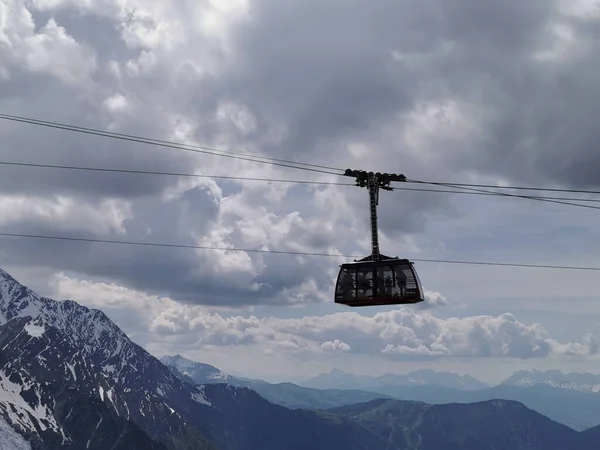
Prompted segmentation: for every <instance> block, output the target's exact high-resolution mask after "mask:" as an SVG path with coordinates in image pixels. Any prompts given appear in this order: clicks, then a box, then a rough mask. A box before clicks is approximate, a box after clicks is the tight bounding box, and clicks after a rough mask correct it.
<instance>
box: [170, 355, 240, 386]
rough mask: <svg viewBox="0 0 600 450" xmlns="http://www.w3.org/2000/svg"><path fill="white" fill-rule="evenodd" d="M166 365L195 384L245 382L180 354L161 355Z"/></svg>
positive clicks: (238, 383) (237, 383)
mask: <svg viewBox="0 0 600 450" xmlns="http://www.w3.org/2000/svg"><path fill="white" fill-rule="evenodd" d="M160 362H162V363H163V364H164V365H166V366H167V367H173V368H174V369H177V372H178V373H181V374H182V375H185V376H186V377H189V378H191V379H192V380H194V383H195V384H211V383H226V384H231V385H234V386H246V385H247V382H245V381H242V380H238V379H236V378H235V377H232V376H231V375H229V374H227V373H225V372H221V371H220V370H219V369H217V368H216V367H214V366H211V365H210V364H203V363H198V362H194V361H191V360H189V359H187V358H184V357H183V356H181V355H175V356H163V357H162V358H161V359H160Z"/></svg>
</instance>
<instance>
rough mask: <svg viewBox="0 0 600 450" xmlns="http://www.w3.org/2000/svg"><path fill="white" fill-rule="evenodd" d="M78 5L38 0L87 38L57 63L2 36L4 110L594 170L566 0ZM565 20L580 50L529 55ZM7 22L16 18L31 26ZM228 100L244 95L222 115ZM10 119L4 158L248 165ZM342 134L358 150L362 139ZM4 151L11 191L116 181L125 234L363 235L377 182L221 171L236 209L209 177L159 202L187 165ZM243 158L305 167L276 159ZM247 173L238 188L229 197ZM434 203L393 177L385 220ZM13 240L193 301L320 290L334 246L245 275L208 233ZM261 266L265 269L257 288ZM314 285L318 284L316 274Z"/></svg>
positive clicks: (248, 144)
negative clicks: (212, 249) (228, 263)
mask: <svg viewBox="0 0 600 450" xmlns="http://www.w3.org/2000/svg"><path fill="white" fill-rule="evenodd" d="M80 8H84V7H83V6H81V7H80ZM86 8H88V9H86V10H85V14H83V13H82V11H81V10H80V9H77V8H71V7H66V6H64V5H62V6H61V7H59V8H56V9H51V8H50V9H46V10H44V11H41V12H40V11H36V12H35V14H34V16H33V17H34V19H35V21H36V31H37V32H40V33H42V32H44V29H43V25H45V24H46V23H48V21H49V20H50V19H54V20H56V21H57V23H58V24H59V25H60V26H64V27H65V28H66V30H67V32H68V33H70V34H72V35H73V36H74V38H75V39H76V40H77V41H78V42H79V43H81V44H82V45H83V46H84V47H83V49H82V50H81V52H79V53H77V52H74V51H72V47H64V48H67V49H71V50H68V51H67V50H65V51H64V52H63V53H60V52H59V53H57V55H59V56H61V57H62V59H60V64H58V62H56V63H55V64H54V65H49V66H48V67H46V68H44V69H43V70H42V69H39V70H38V71H37V72H35V73H34V72H33V71H32V70H31V67H30V66H28V62H27V61H28V60H27V58H26V57H27V56H29V57H31V58H34V57H35V56H36V55H34V54H33V53H32V54H31V55H25V56H24V59H23V58H22V57H23V54H22V53H23V52H21V53H18V52H17V53H15V54H11V55H10V58H6V61H9V62H8V63H6V64H7V67H8V70H9V71H10V73H11V77H10V79H8V80H6V81H3V83H1V84H0V111H1V112H5V113H10V114H17V115H23V116H28V117H35V118H41V119H46V120H53V121H58V122H65V123H71V124H74V125H79V126H87V127H92V128H103V129H106V128H111V129H114V130H115V131H120V132H125V133H129V134H138V135H142V136H148V137H155V138H159V139H174V137H173V135H174V128H175V127H176V126H177V125H178V124H179V125H182V126H183V128H186V127H187V128H188V129H187V130H186V132H184V133H183V134H186V133H187V135H188V136H193V137H195V138H196V139H197V140H198V141H199V142H201V143H203V144H208V145H214V146H217V147H226V148H229V149H232V150H234V151H243V150H247V151H250V152H259V153H265V154H268V155H270V156H274V157H277V158H287V159H294V160H298V161H306V162H310V163H323V164H326V165H332V166H335V167H341V168H343V169H345V168H347V167H352V168H364V169H367V170H385V171H388V172H397V173H405V174H406V175H407V176H409V177H411V178H426V179H431V180H436V179H443V180H449V179H455V180H460V177H463V176H464V175H465V174H467V173H469V172H475V173H478V174H481V175H495V176H502V177H505V178H509V179H511V180H513V181H514V182H515V183H516V182H519V183H528V184H533V183H548V182H557V183H562V184H565V185H572V186H581V187H583V186H590V187H591V186H595V185H596V184H597V180H598V179H599V177H598V170H599V169H598V167H600V153H599V152H597V151H596V150H595V146H596V143H597V142H598V140H599V139H598V137H599V136H598V131H597V128H598V127H597V126H596V125H595V122H594V117H595V112H596V111H597V104H598V101H599V100H600V88H598V85H597V83H596V79H595V75H594V74H595V73H597V67H598V65H599V64H600V58H599V57H598V56H596V54H595V53H594V52H593V51H592V49H593V48H594V45H595V44H596V42H597V39H598V24H597V23H595V22H593V21H591V20H581V19H575V18H572V17H563V16H561V15H560V13H559V10H558V7H557V4H556V2H553V1H545V0H535V1H530V2H525V3H518V4H517V3H512V2H508V3H507V2H505V1H501V0H493V1H489V2H485V3H482V2H477V1H468V0H459V1H455V2H445V1H442V0H426V1H422V2H418V3H415V2H408V1H392V0H384V1H381V2H376V3H366V2H359V1H356V0H353V1H351V2H342V1H341V0H335V1H333V2H327V3H323V2H319V1H316V0H309V1H296V0H294V1H287V2H266V1H264V0H255V1H253V2H251V3H250V10H249V15H248V17H247V18H245V19H243V20H241V22H240V23H239V24H237V25H235V26H234V28H232V29H231V30H229V38H228V40H227V45H223V43H222V41H221V40H220V39H221V38H219V37H215V36H209V35H208V34H207V33H206V32H204V31H202V32H201V31H199V30H198V27H199V25H197V24H196V22H194V19H192V17H195V16H193V15H192V14H193V12H194V11H193V9H194V6H192V5H191V4H189V5H187V6H185V8H183V9H182V10H176V9H173V10H169V11H168V13H164V14H162V13H161V14H158V13H156V12H155V17H153V18H152V20H146V22H144V26H145V27H148V31H149V34H152V33H157V36H159V38H158V39H156V42H158V43H157V44H155V47H152V45H150V44H148V45H146V44H144V43H140V42H135V40H130V41H129V42H127V43H126V42H125V40H124V38H123V36H126V35H129V36H131V34H132V33H134V32H135V30H134V27H133V26H132V23H133V22H135V21H136V20H137V21H138V22H139V20H141V19H139V17H138V18H135V17H133V16H135V14H134V13H132V14H133V16H130V17H126V15H118V14H116V13H115V12H114V10H113V9H112V8H110V7H107V6H106V5H105V4H102V5H100V6H98V7H97V8H98V10H97V11H94V9H93V8H94V6H89V7H86ZM149 10H150V15H152V8H151V7H149ZM224 17H225V18H226V19H227V18H229V15H227V14H225V15H224ZM144 20H145V19H144ZM132 21H133V22H132ZM169 21H170V22H169ZM559 21H560V23H562V24H563V25H566V26H569V27H571V28H572V32H573V34H574V36H575V38H576V39H575V41H574V44H573V45H574V47H573V48H574V49H575V50H573V51H571V52H570V53H567V54H566V56H561V57H557V58H555V59H546V60H541V59H536V58H535V54H536V53H538V52H541V51H543V50H551V49H552V46H553V43H554V42H555V41H556V36H555V34H554V32H553V31H552V25H553V24H554V23H558V22H559ZM161 22H164V23H166V22H169V23H170V24H171V25H172V28H171V30H172V33H173V35H175V34H176V33H177V32H181V33H183V34H185V36H186V38H185V39H181V40H179V41H177V40H174V41H173V42H174V43H173V44H172V45H170V46H169V45H167V44H168V43H167V42H165V41H166V40H168V39H169V37H170V36H169V35H162V36H161V35H160V30H161V29H162V28H160V26H161V25H162V24H161ZM15 23H16V22H15ZM139 23H141V22H139ZM139 23H138V24H139ZM164 23H163V24H164ZM16 33H17V34H18V33H21V34H22V37H23V36H26V35H27V33H28V31H27V30H26V29H25V28H23V29H22V30H21V31H18V30H17V32H16ZM128 33H129V34H128ZM56 39H57V38H56ZM173 39H175V38H173ZM138 41H142V40H141V39H139V40H138ZM52 45H56V46H59V45H63V44H62V43H61V42H59V41H54V44H52ZM65 45H66V44H65ZM1 51H7V50H6V49H5V50H1ZM2 55H4V54H3V53H0V56H2ZM65 55H69V56H73V61H68V60H67V58H66V56H65ZM90 55H91V56H90ZM38 56H39V55H38ZM46 56H47V55H46ZM92 56H93V58H95V61H96V65H95V67H93V68H90V69H89V73H87V76H88V78H87V79H85V80H83V79H82V80H80V82H79V83H77V82H74V81H73V80H70V81H69V80H68V79H65V78H61V73H62V72H56V70H57V69H58V68H64V67H70V66H69V64H71V63H72V64H73V66H72V67H76V68H78V70H80V71H82V73H84V72H85V71H84V70H83V68H85V67H87V66H86V65H85V64H84V62H86V61H87V62H88V63H89V61H90V60H89V58H88V59H86V57H92ZM19 58H21V59H19ZM77 58H80V60H78V59H77ZM4 60H5V58H2V61H3V64H4ZM57 61H58V60H57ZM111 61H112V62H116V63H118V64H116V65H115V64H109V63H110V62H111ZM53 70H54V72H53ZM65 70H66V69H65ZM63 75H64V74H63ZM115 95H123V96H124V98H125V99H126V102H127V105H128V106H127V107H126V108H125V109H123V110H114V111H111V110H110V108H108V107H107V106H106V104H105V103H104V102H105V101H106V100H107V99H109V98H110V97H113V96H115ZM227 105H229V106H227ZM226 107H229V108H230V109H231V111H233V113H232V114H233V115H232V116H230V117H228V118H227V117H225V118H224V116H227V114H228V113H223V111H224V108H225V109H226ZM428 107H430V108H431V111H430V113H428V114H429V115H428V117H427V118H423V117H422V112H423V111H424V110H427V108H428ZM231 111H230V112H231ZM241 122H244V123H245V126H244V124H241ZM0 139H1V140H2V144H1V145H0V159H6V160H17V161H29V162H41V163H49V164H69V165H92V166H100V167H120V168H134V169H142V170H160V171H179V172H190V171H192V170H194V169H196V168H200V169H202V170H203V171H204V172H205V173H211V172H212V173H217V174H230V175H233V174H236V173H238V172H240V171H241V169H240V167H242V166H241V165H238V162H236V161H235V160H229V159H225V158H221V159H219V158H214V157H212V158H209V157H202V156H199V155H194V154H190V153H186V152H180V151H175V150H169V149H162V148H155V147H152V146H147V145H143V144H133V143H128V142H122V141H116V140H109V139H104V138H99V137H92V136H85V135H78V134H72V133H68V132H64V131H57V130H50V129H43V128H39V127H34V126H31V125H22V124H15V123H10V122H6V121H1V120H0ZM351 144H362V145H363V146H364V147H365V149H366V150H365V152H364V153H363V154H362V155H359V156H355V155H353V154H352V153H351V152H350V151H349V150H348V147H349V146H350V145H351ZM244 167H247V166H244ZM0 170H1V171H2V172H0V173H1V174H2V176H0V194H1V195H12V196H14V195H30V196H36V197H43V198H50V197H51V196H55V195H64V196H72V197H73V198H75V199H76V200H77V201H78V202H80V203H81V205H82V207H83V205H86V204H88V203H89V204H91V205H96V207H98V208H100V206H98V205H101V200H103V199H106V198H119V199H123V200H127V201H130V202H132V212H133V218H131V219H126V220H124V222H123V226H124V228H125V230H126V234H125V236H118V238H121V237H122V238H124V239H129V240H152V241H158V242H173V243H186V244H189V243H193V242H194V241H193V239H192V235H194V236H206V237H208V236H212V235H213V234H219V233H221V234H222V235H223V236H224V238H223V239H224V240H225V241H227V242H231V244H232V245H235V246H240V247H257V246H258V247H260V245H265V246H269V247H270V248H273V249H276V250H297V249H298V247H301V248H304V249H306V250H307V251H318V252H324V251H329V250H330V249H332V248H338V249H340V250H341V251H343V252H348V253H350V252H351V253H356V243H357V241H358V239H360V238H362V237H363V236H364V237H366V236H368V227H369V223H368V197H367V194H366V191H365V190H359V189H358V188H356V189H353V188H340V190H339V191H337V192H338V194H336V195H333V192H334V191H333V190H332V191H327V192H328V193H330V194H331V200H330V203H329V204H327V205H326V206H325V207H323V206H317V205H316V202H315V201H314V197H313V191H310V190H308V189H304V188H302V190H301V189H299V188H294V189H292V190H290V194H289V196H288V197H285V198H284V199H283V200H282V201H277V200H275V201H271V200H269V199H267V198H266V197H265V195H266V192H267V191H265V190H259V189H255V190H251V189H250V188H247V187H244V188H243V189H242V188H239V187H231V183H227V184H223V186H226V190H225V191H224V195H225V196H228V198H227V200H226V201H227V202H231V201H234V202H235V201H237V202H238V205H237V206H238V208H237V210H239V213H232V212H231V210H229V211H228V212H227V213H224V212H223V210H224V208H225V206H224V205H225V204H226V202H225V200H223V199H221V198H219V195H217V194H211V193H209V192H208V191H207V190H206V189H205V188H200V187H198V188H195V189H191V188H190V189H191V190H187V192H184V193H183V194H182V196H181V198H178V199H177V200H174V201H172V202H165V201H164V199H163V195H164V194H165V192H167V191H168V190H169V189H172V188H173V187H174V186H175V185H176V184H177V182H178V180H176V179H173V178H167V177H157V176H142V175H117V174H95V173H80V172H65V171H51V170H47V169H17V168H7V167H0ZM245 170H248V171H251V170H255V172H254V173H255V174H260V175H262V174H264V173H265V172H267V170H268V171H269V172H268V173H270V174H275V175H279V176H281V177H290V178H292V177H293V178H297V179H301V178H303V174H301V173H299V172H292V171H288V170H278V169H274V168H272V167H268V166H260V165H256V169H245ZM245 175H246V173H245ZM304 175H305V176H306V177H308V176H309V174H308V173H306V174H304ZM310 176H313V177H314V176H316V175H315V174H310ZM344 181H348V182H351V180H349V179H348V180H344ZM184 190H185V189H184ZM239 192H242V193H243V194H242V195H245V194H246V193H247V196H244V197H242V198H240V199H236V198H237V197H236V196H235V194H236V193H239ZM219 201H220V202H221V204H220V205H217V203H216V202H219ZM261 207H264V208H265V211H266V212H265V213H263V212H262V210H261V209H260V208H261ZM232 209H233V210H236V208H232ZM294 210H298V211H299V212H300V215H301V217H302V219H303V222H294V221H293V220H290V221H289V222H286V223H284V224H282V223H280V221H278V220H276V219H273V218H272V217H270V216H269V214H271V213H273V214H277V215H278V216H279V217H278V218H277V219H280V218H281V216H282V215H285V214H289V213H290V212H291V211H294ZM340 211H347V213H342V212H340ZM431 212H438V213H439V212H442V213H446V214H451V213H452V212H453V210H452V209H451V208H450V206H449V205H448V203H447V198H446V197H445V196H439V195H433V194H423V193H408V192H393V193H387V192H386V193H382V199H381V202H380V210H379V218H380V229H381V232H382V234H383V235H384V236H385V237H387V238H389V239H390V240H392V241H401V240H402V238H403V237H404V236H405V235H406V234H407V233H414V234H418V233H422V232H423V231H424V230H425V229H426V224H427V221H428V220H430V219H429V218H428V214H429V213H431ZM73 214H75V213H73ZM26 217H27V218H26V219H22V220H16V221H13V222H11V223H10V224H8V225H7V226H6V228H7V230H8V231H12V230H19V231H21V232H31V233H33V232H39V233H41V234H54V233H58V232H60V233H67V232H68V234H69V235H74V236H86V237H88V236H90V235H91V236H99V237H106V235H107V234H108V235H110V236H111V238H112V237H114V236H113V234H114V233H115V231H114V230H113V231H110V232H101V231H98V230H96V231H93V232H90V231H89V230H88V231H86V230H85V229H86V227H85V226H84V225H85V224H87V227H88V228H94V227H93V226H92V225H93V224H91V223H89V220H88V221H87V222H86V221H85V220H83V219H82V218H79V219H78V221H75V222H73V221H71V222H69V221H70V220H71V219H70V218H69V217H67V216H65V217H64V218H63V219H64V220H63V219H60V220H59V219H56V220H49V219H43V218H40V216H39V215H38V216H26ZM269 217H270V218H269ZM361 218H362V219H361ZM61 220H63V222H61ZM73 220H74V219H73ZM333 220H335V223H334V224H333V225H331V226H328V224H327V222H328V221H333ZM240 221H244V222H245V223H246V224H247V226H248V227H255V228H256V230H255V231H256V233H257V234H258V235H261V236H262V235H263V234H264V235H265V236H268V237H267V238H264V239H263V240H264V241H265V242H261V243H260V244H256V242H255V240H253V239H250V238H248V239H249V241H246V240H245V237H244V235H243V234H242V233H240V232H239V230H238V231H231V232H230V231H228V230H236V229H238V228H239V227H240V224H241V222H240ZM99 222H102V221H101V220H99ZM69 223H70V225H69ZM82 224H84V225H82ZM355 224H356V226H357V228H355V229H351V228H350V225H355ZM96 225H98V224H96ZM286 227H287V228H286ZM284 228H285V229H284ZM148 229H151V230H152V231H151V234H148ZM94 233H96V234H94ZM103 233H104V234H103ZM250 234H251V233H250ZM249 242H251V243H249ZM275 246H277V248H275ZM382 250H383V249H382ZM2 251H3V253H2V255H3V256H2V257H3V259H4V260H5V261H10V262H11V263H12V264H37V265H40V266H42V265H46V266H51V267H54V268H56V269H60V270H67V271H78V272H80V273H83V274H86V275H88V276H90V277H101V278H106V279H110V280H118V281H119V282H121V283H123V284H124V285H127V286H131V287H134V288H136V289H142V290H148V291H151V292H156V293H161V294H168V295H172V296H173V298H176V299H178V300H182V301H185V302H190V303H208V304H222V305H234V304H254V303H271V304H273V303H286V302H290V299H289V298H285V295H287V294H283V292H287V290H292V291H293V290H294V289H298V288H299V286H301V285H302V283H304V282H305V281H307V280H311V279H312V280H315V283H316V285H317V292H326V291H327V289H328V288H330V287H331V283H332V281H333V279H332V278H331V276H330V273H329V272H330V271H331V270H333V269H335V264H332V263H331V260H327V259H325V260H316V259H315V261H314V262H310V263H306V264H304V265H301V264H299V263H298V262H297V260H296V259H295V258H293V257H288V256H278V255H262V256H261V255H253V256H252V258H253V261H254V263H255V264H256V267H259V266H261V265H264V268H262V269H261V270H260V272H259V275H258V276H257V277H256V278H254V279H253V278H252V276H251V274H250V272H248V271H245V270H243V269H240V268H238V269H235V270H231V271H229V272H227V271H225V272H223V271H219V267H218V264H217V263H216V262H215V261H216V258H217V257H216V256H215V254H214V253H213V254H212V256H211V254H210V253H206V254H204V253H203V254H201V255H198V254H196V253H194V252H193V251H190V250H166V249H151V248H143V247H126V246H122V247H121V246H107V245H92V244H81V243H78V244H75V243H72V244H68V245H66V244H64V243H61V242H38V241H28V240H27V241H25V240H20V241H19V240H6V241H3V250H2ZM385 251H386V252H388V253H390V254H391V253H395V250H394V249H389V250H387V249H386V250H385ZM311 261H312V260H311ZM0 262H1V261H0ZM232 264H233V263H232ZM332 268H333V269H332ZM333 271H334V272H335V270H333ZM252 282H257V283H261V284H262V287H261V288H258V289H255V290H253V289H252V288H250V287H249V286H250V285H251V283H252ZM311 295H312V297H315V298H312V297H311V299H312V301H316V293H312V294H311ZM337 337H339V336H337ZM337 337H336V336H328V337H327V339H328V340H332V339H334V338H337ZM329 338H331V339H329ZM352 347H353V348H354V345H352Z"/></svg>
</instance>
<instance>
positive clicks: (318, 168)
mask: <svg viewBox="0 0 600 450" xmlns="http://www.w3.org/2000/svg"><path fill="white" fill-rule="evenodd" d="M0 119H4V120H12V121H16V122H22V123H27V124H33V125H38V126H45V127H50V128H56V129H61V130H66V131H73V132H79V133H85V134H91V135H97V136H102V137H110V138H113V139H120V140H125V141H132V142H139V143H145V144H150V145H157V146H163V147H167V148H173V149H178V150H182V151H190V152H197V153H204V154H210V155H214V156H224V157H229V158H235V159H240V160H246V161H251V162H257V163H263V164H270V165H274V166H281V167H288V168H294V169H301V170H307V171H312V172H318V173H325V174H329V175H337V176H340V175H343V173H335V172H332V171H338V172H344V171H343V169H339V168H334V167H329V166H322V165H316V164H308V163H298V162H295V161H290V160H283V159H277V158H270V157H265V156H257V155H251V154H247V153H235V152H228V151H223V150H218V149H215V148H212V147H207V146H199V145H191V144H179V143H174V142H170V141H164V140H159V139H151V138H144V137H140V136H135V135H129V134H123V133H114V132H107V131H103V130H98V129H92V128H85V127H77V126H72V125H65V124H60V123H57V122H50V121H42V120H37V119H29V118H25V117H20V116H13V115H7V114H1V113H0ZM0 164H3V165H14V166H17V165H20V166H29V167H44V168H59V169H69V170H89V171H101V172H119V173H138V174H150V175H169V176H189V177H192V176H195V177H202V176H204V177H210V178H224V179H227V178H229V179H238V180H243V179H246V180H255V181H270V182H288V183H305V184H335V185H348V186H354V184H351V183H335V182H319V181H308V180H307V181H301V180H283V179H267V178H251V177H246V178H244V177H233V176H214V175H213V176H209V175H200V174H184V173H179V174H178V173H170V172H159V171H142V170H129V169H108V168H93V167H78V166H58V165H50V164H33V163H17V162H1V163H0ZM406 182H407V183H417V184H426V185H436V186H442V187H450V188H455V189H461V191H444V190H432V189H418V188H406V187H400V186H394V189H399V190H414V191H428V192H444V193H457V194H475V195H493V196H504V197H517V198H524V199H530V200H538V201H547V202H551V203H558V204H563V205H570V206H577V207H584V208H590V209H600V207H594V206H591V205H581V204H577V203H570V202H565V201H562V200H575V201H596V200H594V199H565V198H551V197H542V196H529V195H517V194H508V193H504V192H490V191H485V190H481V189H475V188H474V187H490V188H503V189H515V190H525V189H528V190H538V191H553V192H570V193H586V194H600V192H596V191H583V190H574V189H556V188H525V187H517V186H492V185H475V184H467V183H441V182H431V181H420V180H409V179H407V180H406ZM465 191H468V192H465ZM0 236H3V237H21V238H30V239H46V240H48V239H50V240H62V241H80V242H90V243H107V244H120V245H141V246H152V247H170V248H188V249H190V248H191V249H204V250H223V251H243V252H259V253H275V254H292V255H304V256H323V257H362V256H360V255H355V256H352V255H341V254H328V253H311V252H295V251H278V250H264V249H241V248H228V247H210V246H197V245H184V244H168V243H156V242H137V241H117V240H106V239H92V238H76V237H65V236H44V235H31V234H22V233H5V232H1V233H0ZM413 261H416V262H431V263H447V264H469V265H487V266H505V267H527V268H547V269H561V270H591V271H600V267H585V266H556V265H543V264H522V263H500V262H489V261H459V260H441V259H413Z"/></svg>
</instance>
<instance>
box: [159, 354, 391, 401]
mask: <svg viewBox="0 0 600 450" xmlns="http://www.w3.org/2000/svg"><path fill="white" fill-rule="evenodd" d="M161 362H162V363H163V364H165V365H166V366H168V367H169V368H170V369H171V370H172V372H173V373H175V374H177V375H178V376H179V377H180V378H181V379H182V380H183V381H186V382H188V383H191V384H194V385H201V384H215V383H222V382H225V383H227V384H230V385H234V386H245V387H249V388H251V389H252V390H254V391H256V392H257V393H258V394H259V395H260V396H261V397H263V398H265V399H267V400H269V401H270V402H271V403H274V404H276V405H281V406H285V407H286V408H290V409H301V408H304V409H329V408H335V407H336V406H342V405H351V404H353V403H361V402H366V401H369V400H373V399H376V398H382V397H383V398H390V397H389V396H387V395H383V394H378V393H375V392H366V391H359V390H341V389H312V388H306V387H302V386H298V385H297V384H293V383H276V384H273V383H268V382H266V381H264V380H248V379H242V378H236V377H233V376H231V375H229V374H226V373H225V372H222V371H221V370H219V369H217V368H216V367H214V366H211V365H209V364H204V363H199V362H194V361H191V360H189V359H186V358H183V357H182V356H180V355H175V356H164V357H162V358H161Z"/></svg>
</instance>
